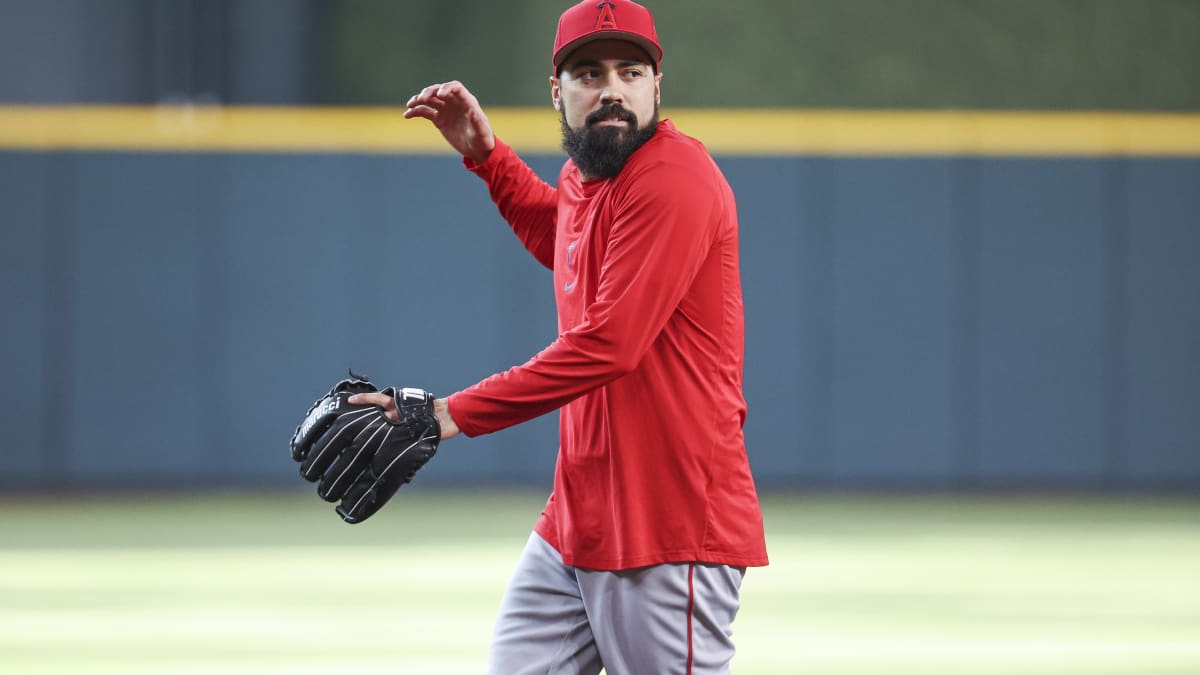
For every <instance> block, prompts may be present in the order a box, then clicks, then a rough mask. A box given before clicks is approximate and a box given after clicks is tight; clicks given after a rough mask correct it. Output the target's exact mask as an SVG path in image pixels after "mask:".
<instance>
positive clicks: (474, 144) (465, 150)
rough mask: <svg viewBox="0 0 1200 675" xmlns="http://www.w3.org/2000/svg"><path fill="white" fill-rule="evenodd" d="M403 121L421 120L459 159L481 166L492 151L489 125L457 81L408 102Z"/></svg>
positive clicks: (428, 89) (472, 97)
mask: <svg viewBox="0 0 1200 675" xmlns="http://www.w3.org/2000/svg"><path fill="white" fill-rule="evenodd" d="M404 117H405V118H406V119H412V118H414V117H424V118H425V119H427V120H429V121H430V122H433V125H434V126H435V127H437V130H438V131H440V132H442V137H443V138H445V139H446V142H447V143H449V144H450V146H451V147H452V148H454V149H455V150H457V151H458V152H459V153H461V154H462V156H464V157H466V158H467V159H470V160H471V161H473V162H475V163H476V164H482V163H483V162H484V161H486V160H487V158H488V156H489V155H490V154H492V149H493V148H495V147H496V136H495V134H493V133H492V125H491V124H490V123H489V122H488V118H487V115H485V114H484V113H483V108H482V107H481V106H480V105H479V100H478V99H476V98H475V95H474V94H472V93H471V92H470V91H468V90H467V88H466V87H465V86H463V83H462V82H458V81H457V80H455V81H453V82H446V83H445V84H431V85H429V86H428V87H425V88H424V89H422V90H421V91H420V92H419V93H417V94H416V95H415V96H413V97H412V98H410V99H408V106H407V110H405V111H404Z"/></svg>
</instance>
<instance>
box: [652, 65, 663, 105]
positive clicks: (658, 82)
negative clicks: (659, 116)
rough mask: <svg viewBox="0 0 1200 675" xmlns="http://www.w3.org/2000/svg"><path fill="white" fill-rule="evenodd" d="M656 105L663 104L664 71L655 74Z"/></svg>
mask: <svg viewBox="0 0 1200 675" xmlns="http://www.w3.org/2000/svg"><path fill="white" fill-rule="evenodd" d="M654 105H662V72H661V71H660V72H658V73H655V74H654Z"/></svg>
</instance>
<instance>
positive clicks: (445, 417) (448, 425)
mask: <svg viewBox="0 0 1200 675" xmlns="http://www.w3.org/2000/svg"><path fill="white" fill-rule="evenodd" d="M433 414H434V416H435V417H437V421H438V424H439V425H441V427H442V440H443V441H444V440H446V439H447V438H454V437H455V436H457V435H458V434H459V429H458V424H457V423H455V421H454V417H453V416H452V415H451V414H450V404H449V402H448V399H444V398H437V399H434V400H433Z"/></svg>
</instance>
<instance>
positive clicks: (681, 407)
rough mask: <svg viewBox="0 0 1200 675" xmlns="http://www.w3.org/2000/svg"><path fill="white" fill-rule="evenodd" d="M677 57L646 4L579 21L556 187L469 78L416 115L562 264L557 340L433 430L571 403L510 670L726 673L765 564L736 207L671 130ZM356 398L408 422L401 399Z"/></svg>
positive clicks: (499, 640) (492, 660) (585, 14)
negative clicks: (669, 83)
mask: <svg viewBox="0 0 1200 675" xmlns="http://www.w3.org/2000/svg"><path fill="white" fill-rule="evenodd" d="M662 57H663V50H662V48H661V47H660V46H659V41H658V36H657V33H656V30H655V26H654V20H653V17H652V16H651V14H650V12H649V11H648V10H647V9H646V8H645V7H643V6H641V5H638V4H636V3H634V2H630V1H628V0H606V1H603V2H597V0H586V1H585V2H581V3H579V4H577V5H574V6H573V7H570V8H569V9H567V10H566V11H565V12H564V13H563V14H562V16H561V18H560V19H559V23H558V30H557V34H556V35H555V38H554V50H553V58H552V64H553V75H552V76H551V77H550V96H551V99H552V101H553V104H554V108H555V110H557V111H558V112H559V113H560V116H561V121H562V135H563V148H564V149H565V150H566V152H567V155H568V156H569V159H568V160H567V162H566V163H565V164H564V165H563V167H562V170H561V171H560V173H559V176H558V181H557V186H556V187H552V186H550V185H548V184H547V183H545V182H543V181H542V180H541V179H540V178H538V176H537V175H536V174H535V173H534V172H533V170H532V169H530V168H529V166H527V165H526V164H525V163H524V162H523V161H522V160H521V159H520V158H519V157H518V156H517V155H516V153H514V151H513V150H512V148H510V147H509V146H508V145H506V144H505V143H504V141H503V140H501V139H500V138H498V137H496V135H495V134H494V133H493V131H492V128H491V126H490V125H489V123H488V119H487V116H486V115H485V114H484V112H483V109H482V108H481V107H480V104H479V102H478V101H477V100H476V98H475V97H474V96H473V95H472V94H471V93H470V92H469V91H468V90H467V88H466V87H465V86H463V85H462V84H461V83H460V82H448V83H444V84H434V85H430V86H428V87H426V88H424V89H423V90H421V91H420V92H419V93H418V94H416V95H415V96H413V97H412V98H411V99H410V100H409V102H408V106H407V110H406V112H405V117H407V118H424V119H426V120H429V121H430V122H432V123H433V124H434V125H435V126H436V127H437V129H438V130H439V131H440V132H441V133H442V135H443V136H444V137H445V139H446V141H447V142H448V143H449V144H450V145H451V146H452V147H453V148H454V149H455V150H457V151H458V152H460V153H461V154H462V155H463V158H464V159H463V161H464V164H465V166H466V168H467V169H469V170H470V171H472V172H474V173H475V174H476V175H478V176H479V177H480V178H482V179H483V180H484V182H485V183H486V184H487V187H488V190H489V191H490V193H491V196H492V199H493V200H494V201H495V203H496V206H497V207H498V208H499V210H500V213H501V214H502V215H503V216H504V218H505V219H506V220H507V221H508V223H509V225H510V226H511V227H512V229H513V232H514V233H515V234H516V235H517V237H518V238H519V239H520V240H521V242H522V243H523V244H524V245H525V247H526V248H527V249H528V250H529V252H530V253H531V254H532V255H533V257H534V258H535V259H536V260H537V261H538V262H540V263H542V264H543V265H545V266H546V267H548V268H550V269H551V270H553V272H554V293H555V299H556V301H557V308H558V337H557V338H556V339H555V340H554V341H553V342H552V343H550V345H549V346H548V347H546V348H545V349H543V350H542V351H541V352H539V353H538V354H537V355H536V356H534V357H532V358H531V359H530V360H529V361H527V362H526V363H524V364H522V365H519V366H516V367H514V368H511V369H509V370H507V371H505V372H502V373H498V374H496V375H493V376H491V377H489V378H487V379H485V380H483V381H481V382H479V383H478V384H475V385H474V386H472V387H469V388H467V389H465V390H463V391H459V392H457V393H455V394H453V395H451V396H449V397H448V398H444V399H436V400H433V399H432V397H430V401H429V404H430V405H431V406H432V408H431V410H432V414H433V415H434V416H436V422H437V424H436V425H433V424H432V423H429V424H426V425H425V427H424V428H425V429H440V438H441V439H443V440H444V439H447V438H451V437H453V436H455V435H457V434H459V433H462V434H465V435H467V436H478V435H481V434H487V433H491V432H494V431H498V430H500V429H503V428H506V427H509V426H512V425H515V424H519V423H521V422H524V421H526V420H529V419H532V418H534V417H537V416H539V415H543V414H545V413H548V412H551V411H553V410H560V411H561V415H560V420H561V422H560V448H559V454H558V462H557V466H556V469H555V476H554V490H553V492H552V494H551V495H550V498H549V500H548V501H547V503H546V508H545V510H544V511H543V512H542V515H541V518H540V519H539V520H538V521H537V523H536V525H535V526H534V528H533V533H532V535H531V536H530V538H529V541H528V543H527V545H526V547H525V550H524V552H523V553H522V555H521V557H520V559H519V561H518V563H517V566H516V569H515V571H514V573H513V576H512V579H511V582H510V584H509V586H508V589H507V591H506V592H505V595H504V599H503V601H502V603H501V607H500V612H499V617H498V619H497V622H496V626H495V633H494V635H493V639H492V644H491V649H490V654H489V666H488V672H489V673H493V674H494V675H520V674H523V673H540V674H545V673H556V674H558V673H571V674H581V675H582V674H584V673H589V674H593V675H594V674H596V673H599V672H600V670H601V669H602V668H603V669H605V671H606V672H607V673H609V675H666V674H669V673H680V674H684V673H686V674H689V675H691V674H693V673H695V674H699V673H727V672H729V663H730V659H731V658H732V657H733V653H734V647H733V642H732V638H731V636H732V630H731V625H732V623H733V620H734V616H735V615H736V613H737V610H738V603H739V600H738V597H739V596H738V592H739V587H740V584H741V581H742V578H743V575H744V574H745V572H746V568H747V567H754V566H761V565H766V564H767V553H766V544H765V540H764V536H763V526H762V514H761V511H760V508H759V503H758V497H757V493H756V490H755V486H754V481H753V478H752V477H751V473H750V467H749V463H748V462H747V459H746V450H745V445H744V441H743V435H742V425H743V422H744V421H745V417H746V404H745V400H744V399H743V397H742V360H743V313H742V294H741V283H740V274H739V267H738V221H737V212H736V207H735V204H734V196H733V192H732V191H731V190H730V187H729V185H728V183H727V182H726V180H725V178H724V176H723V175H722V174H721V171H720V170H719V169H718V167H717V165H716V163H715V162H714V161H713V160H712V158H711V157H710V156H709V154H708V152H707V151H706V150H705V148H704V146H703V145H701V143H700V142H699V141H697V140H695V139H692V138H689V137H688V136H685V135H684V134H682V133H680V132H679V131H678V130H677V129H676V128H675V126H674V125H673V124H672V123H671V122H670V121H669V120H662V121H660V120H659V119H658V108H659V94H660V84H661V81H662V73H661V72H660V70H659V64H660V62H661V60H662ZM372 389H373V388H372ZM422 393H423V392H422ZM347 395H349V394H347ZM348 400H349V402H350V403H353V404H359V405H373V406H378V407H379V408H382V409H383V410H384V411H385V412H386V413H387V414H388V415H389V417H391V418H393V419H394V418H395V414H396V413H395V409H396V403H397V400H398V397H397V396H389V395H384V394H382V393H370V392H368V393H360V394H355V395H353V396H350V397H349V398H348ZM399 400H401V403H402V404H403V399H402V397H401V398H400V399H399ZM372 428H376V429H381V428H382V427H372ZM368 431H370V429H368ZM365 433H366V432H364V434H365ZM414 433H415V434H417V435H414V436H413V437H414V438H419V433H424V432H414ZM414 442H415V441H414ZM433 445H434V446H436V441H435V442H434V443H433ZM356 471H357V470H356ZM341 473H346V472H345V471H342V472H341ZM351 473H355V472H351ZM347 475H350V474H347ZM409 477H411V475H410V476H409Z"/></svg>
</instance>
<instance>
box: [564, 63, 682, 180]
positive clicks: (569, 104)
mask: <svg viewBox="0 0 1200 675" xmlns="http://www.w3.org/2000/svg"><path fill="white" fill-rule="evenodd" d="M661 79H662V75H661V74H658V73H655V72H654V67H653V65H651V62H650V60H649V57H648V56H647V55H646V53H645V52H644V51H643V50H642V49H641V48H640V47H638V46H637V45H634V44H633V43H630V42H625V41H622V40H597V41H596V42H592V43H589V44H587V45H584V46H583V47H580V48H579V49H577V50H575V51H574V52H572V53H571V55H570V56H568V57H567V60H566V61H565V62H563V65H562V69H561V71H560V74H559V76H558V77H552V78H550V93H551V96H552V98H553V100H554V108H555V110H558V111H559V113H560V114H561V115H562V122H563V147H564V148H566V150H567V153H568V154H570V156H571V157H572V159H574V160H575V163H576V165H578V166H579V170H580V171H581V172H582V173H583V174H584V176H585V177H587V178H608V177H612V176H615V175H616V173H617V172H619V171H620V168H621V166H622V165H624V162H625V159H626V158H627V157H628V156H629V155H630V154H632V153H633V151H634V150H636V149H637V148H638V147H640V146H641V144H642V143H645V142H646V140H648V139H649V138H650V136H652V135H653V134H654V129H655V126H656V125H657V123H658V100H659V83H660V81H661Z"/></svg>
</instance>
